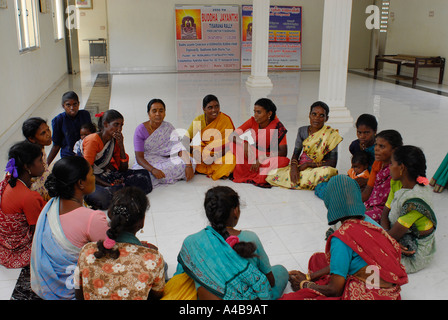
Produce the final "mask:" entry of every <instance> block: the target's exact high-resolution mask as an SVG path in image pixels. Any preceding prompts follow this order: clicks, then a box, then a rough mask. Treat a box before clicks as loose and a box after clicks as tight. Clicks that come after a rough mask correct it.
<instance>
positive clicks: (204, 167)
mask: <svg viewBox="0 0 448 320" xmlns="http://www.w3.org/2000/svg"><path fill="white" fill-rule="evenodd" d="M202 109H203V110H204V113H203V114H201V115H200V116H197V117H196V118H195V119H194V120H193V122H192V123H191V125H190V127H189V128H188V135H189V138H190V142H191V141H193V146H191V147H190V151H191V152H192V155H193V158H194V161H195V162H196V172H198V173H202V174H205V175H207V176H208V177H210V178H212V179H213V180H218V179H220V178H222V177H228V176H229V175H230V174H231V173H232V172H233V169H234V168H235V156H234V155H233V153H232V152H231V150H230V145H229V140H228V137H229V135H230V134H231V133H232V132H233V131H234V130H235V126H234V125H233V122H232V119H230V117H229V116H228V115H226V114H225V113H223V112H221V111H220V106H219V101H218V98H217V97H216V96H214V95H211V94H209V95H207V96H205V97H204V99H203V101H202ZM198 132H200V145H199V144H198V145H196V143H195V139H194V138H195V136H196V135H197V134H198Z"/></svg>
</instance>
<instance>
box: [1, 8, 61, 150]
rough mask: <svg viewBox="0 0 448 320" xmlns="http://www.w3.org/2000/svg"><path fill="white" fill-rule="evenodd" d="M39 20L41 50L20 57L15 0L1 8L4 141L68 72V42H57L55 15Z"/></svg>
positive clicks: (45, 15) (39, 18) (42, 15)
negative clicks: (10, 131)
mask: <svg viewBox="0 0 448 320" xmlns="http://www.w3.org/2000/svg"><path fill="white" fill-rule="evenodd" d="M38 20H39V30H40V48H39V49H37V50H34V51H31V52H28V53H24V54H20V53H19V47H18V41H17V29H16V20H15V9H14V2H13V0H8V8H7V9H0V43H1V44H0V97H1V100H0V101H1V102H0V110H1V121H0V141H1V140H2V138H4V136H5V135H6V133H7V131H8V129H9V128H12V127H14V126H17V125H18V124H17V122H18V121H20V120H22V118H23V117H24V116H26V115H27V114H29V113H31V111H32V109H33V108H34V107H35V106H36V105H35V104H36V103H38V102H39V101H40V100H41V99H43V98H45V95H46V94H48V93H49V92H48V91H49V90H51V88H52V87H53V86H54V85H55V84H56V83H58V82H59V81H60V80H61V79H62V78H63V76H64V74H66V73H67V60H66V54H65V42H64V41H63V40H62V41H58V42H55V41H54V36H53V19H52V16H51V14H50V13H47V14H42V13H38ZM20 125H21V123H20Z"/></svg>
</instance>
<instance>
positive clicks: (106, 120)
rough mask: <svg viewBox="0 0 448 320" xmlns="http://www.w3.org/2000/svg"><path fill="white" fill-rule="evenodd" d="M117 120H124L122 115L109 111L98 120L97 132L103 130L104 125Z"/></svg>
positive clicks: (112, 110)
mask: <svg viewBox="0 0 448 320" xmlns="http://www.w3.org/2000/svg"><path fill="white" fill-rule="evenodd" d="M117 119H124V117H123V115H122V114H121V113H120V112H118V111H117V110H114V109H109V110H107V111H106V112H104V114H103V115H102V116H101V117H100V118H99V119H98V130H99V131H102V130H103V129H104V124H105V123H111V122H113V121H114V120H117Z"/></svg>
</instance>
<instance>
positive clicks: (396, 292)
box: [282, 219, 408, 300]
mask: <svg viewBox="0 0 448 320" xmlns="http://www.w3.org/2000/svg"><path fill="white" fill-rule="evenodd" d="M332 237H337V238H338V239H340V240H341V241H342V242H344V243H345V244H346V245H347V246H349V247H350V248H351V249H352V250H353V251H354V252H356V253H357V254H358V255H359V256H360V257H361V258H362V259H363V260H364V261H365V262H366V263H367V265H368V266H371V267H375V268H377V270H379V274H378V276H379V277H380V282H379V285H378V284H377V285H376V286H374V285H373V284H372V285H367V283H366V278H367V277H366V275H367V276H369V275H371V272H367V271H366V270H365V269H364V268H362V269H361V270H360V271H358V272H356V273H355V274H354V275H348V276H347V278H346V282H345V286H344V291H343V293H342V295H341V296H340V297H326V296H325V295H323V294H322V293H320V292H318V291H317V290H314V289H311V288H306V289H301V290H299V291H297V292H293V293H289V294H285V295H284V296H283V297H282V299H283V300H304V299H307V300H308V299H315V300H400V299H401V296H400V292H401V286H402V285H404V284H406V283H407V282H408V276H407V274H406V270H405V267H404V266H403V265H402V264H401V249H400V245H399V244H398V242H397V241H395V239H393V238H392V237H391V236H389V234H388V233H387V232H386V231H385V230H384V229H383V228H381V227H378V226H375V225H373V224H372V223H370V222H367V221H364V220H361V219H348V220H346V221H344V222H343V224H342V225H341V227H340V228H339V229H338V230H336V231H335V232H334V233H333V234H332V235H331V236H330V237H329V238H328V240H327V244H326V249H325V255H324V254H323V253H317V254H314V255H313V256H312V257H311V259H310V261H309V269H310V270H309V271H311V272H315V271H318V270H321V269H323V268H324V267H326V266H328V265H329V263H330V259H331V254H330V252H331V239H332ZM329 281H330V276H329V275H326V276H324V277H322V278H321V279H319V280H317V281H315V282H316V284H319V285H326V284H328V283H329Z"/></svg>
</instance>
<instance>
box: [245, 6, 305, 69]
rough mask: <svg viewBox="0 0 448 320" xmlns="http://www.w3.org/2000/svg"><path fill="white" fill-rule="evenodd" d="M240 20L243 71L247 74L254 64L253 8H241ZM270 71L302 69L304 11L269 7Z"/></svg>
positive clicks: (299, 8) (286, 7) (285, 7)
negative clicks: (252, 62)
mask: <svg viewBox="0 0 448 320" xmlns="http://www.w3.org/2000/svg"><path fill="white" fill-rule="evenodd" d="M241 20H242V23H241V40H242V41H241V69H242V70H247V69H250V67H251V61H252V5H243V6H242V10H241ZM268 68H269V69H270V70H300V69H301V68H302V7H299V6H271V7H270V16H269V53H268Z"/></svg>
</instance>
